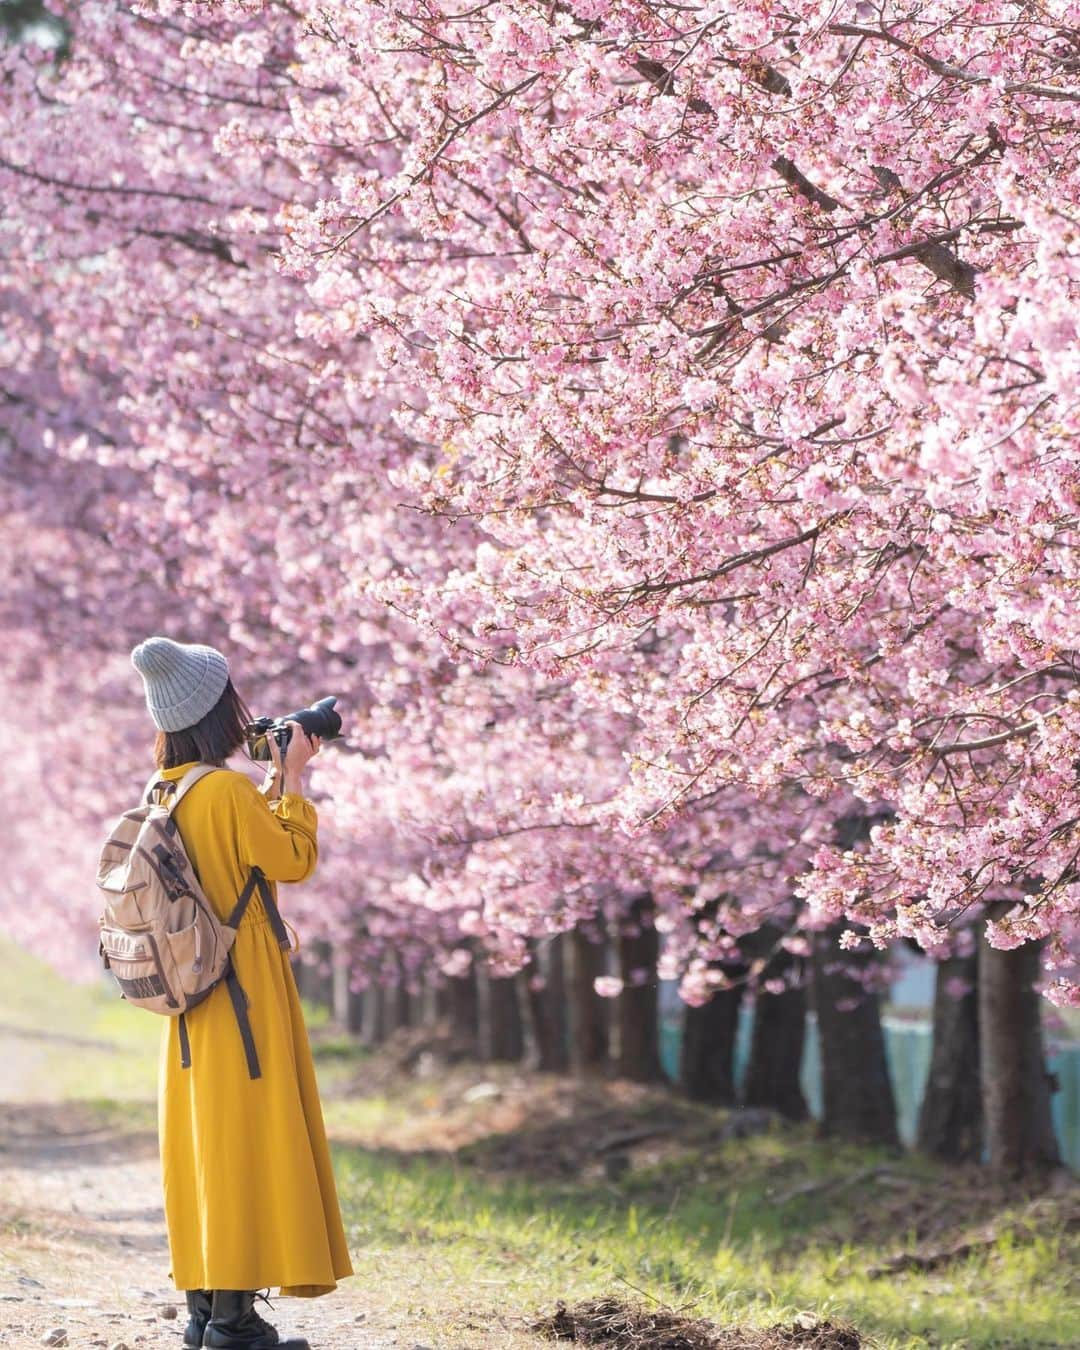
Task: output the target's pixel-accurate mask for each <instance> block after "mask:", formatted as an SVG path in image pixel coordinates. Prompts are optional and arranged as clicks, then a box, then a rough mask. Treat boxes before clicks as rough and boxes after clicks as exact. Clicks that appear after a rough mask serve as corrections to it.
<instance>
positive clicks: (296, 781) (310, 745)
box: [267, 719, 322, 794]
mask: <svg viewBox="0 0 1080 1350" xmlns="http://www.w3.org/2000/svg"><path fill="white" fill-rule="evenodd" d="M289 720H290V721H293V731H292V735H291V736H290V737H289V744H288V746H287V747H286V750H285V764H284V768H283V767H282V763H281V752H280V751H279V749H278V745H277V741H276V740H275V739H274V737H273V736H270V737H268V738H267V739H268V741H269V747H270V758H271V759H272V760H273V761H274V768H275V770H276V771H277V782H278V791H279V792H281V793H282V794H284V793H286V792H299V790H300V779H301V776H302V775H303V772H304V769H305V768H307V763H308V760H310V759H311V758H312V757H313V756H314V755H317V754H318V753H319V747H320V745H321V744H322V738H321V737H320V736H309V735H308V734H307V732H306V731H305V730H304V728H303V727H302V726H301V725H300V723H299V722H296V721H295V720H293V719H289Z"/></svg>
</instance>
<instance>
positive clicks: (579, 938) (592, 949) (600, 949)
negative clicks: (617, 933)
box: [569, 928, 611, 1074]
mask: <svg viewBox="0 0 1080 1350" xmlns="http://www.w3.org/2000/svg"><path fill="white" fill-rule="evenodd" d="M569 954H570V982H571V989H570V1014H571V1018H570V1026H571V1037H570V1060H571V1064H572V1065H573V1069H574V1072H575V1073H578V1074H588V1073H596V1072H598V1071H600V1070H602V1069H604V1067H605V1066H606V1065H607V1062H608V1044H609V1037H610V1032H609V1021H610V1007H611V1005H610V1001H609V1000H608V999H603V998H601V997H600V995H599V994H598V993H597V992H596V990H595V989H594V988H593V981H594V980H595V979H597V978H598V977H599V976H601V975H603V974H605V973H606V972H605V969H604V941H603V939H602V938H601V937H599V936H594V935H593V934H592V933H590V932H589V931H587V930H585V929H582V928H575V929H574V931H573V933H571V935H570V953H569Z"/></svg>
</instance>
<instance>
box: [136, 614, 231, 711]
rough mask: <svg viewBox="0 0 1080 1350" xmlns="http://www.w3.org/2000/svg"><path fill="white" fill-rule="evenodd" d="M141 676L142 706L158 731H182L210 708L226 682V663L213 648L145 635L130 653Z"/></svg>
mask: <svg viewBox="0 0 1080 1350" xmlns="http://www.w3.org/2000/svg"><path fill="white" fill-rule="evenodd" d="M131 664H132V665H133V666H134V667H135V669H136V670H137V671H138V672H139V674H140V675H141V676H142V678H143V684H144V685H145V687H146V706H147V708H149V710H150V716H151V717H152V718H153V719H154V725H155V726H156V727H157V728H158V729H159V730H160V731H183V730H184V728H185V727H190V726H194V725H195V723H196V722H198V721H200V720H201V719H202V718H203V717H205V716H206V714H207V713H208V712H209V711H210V710H211V708H213V707H214V705H215V704H216V703H217V701H218V699H219V698H220V697H221V695H222V694H223V693H224V690H225V686H226V684H227V683H228V681H229V663H228V662H227V661H226V659H225V657H224V656H222V654H221V653H220V652H219V651H218V650H217V649H216V648H215V647H204V646H202V645H200V644H199V643H197V642H173V641H172V639H171V638H167V637H149V638H147V639H146V641H145V642H140V643H139V645H138V646H137V647H136V648H134V650H133V651H132V653H131Z"/></svg>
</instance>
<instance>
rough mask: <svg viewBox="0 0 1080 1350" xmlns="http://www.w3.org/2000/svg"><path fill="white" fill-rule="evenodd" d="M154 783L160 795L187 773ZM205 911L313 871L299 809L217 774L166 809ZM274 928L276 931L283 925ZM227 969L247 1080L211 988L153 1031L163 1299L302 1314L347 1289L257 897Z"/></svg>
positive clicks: (218, 993)
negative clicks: (184, 1057) (255, 1300)
mask: <svg viewBox="0 0 1080 1350" xmlns="http://www.w3.org/2000/svg"><path fill="white" fill-rule="evenodd" d="M194 763H195V761H192V762H191V763H189V764H180V765H177V767H176V768H174V769H165V770H162V772H161V774H160V775H159V776H160V777H162V778H168V779H172V780H176V779H179V778H182V777H183V775H184V773H185V772H186V771H187V770H188V769H190V768H191V767H192V765H193V764H194ZM176 823H177V827H178V829H179V831H180V836H181V838H182V839H183V841H184V846H185V847H186V849H187V853H188V857H189V858H190V859H191V862H192V864H193V866H194V868H195V871H196V873H197V874H198V877H199V880H200V882H201V884H202V888H203V890H204V891H205V893H206V896H207V899H208V900H209V901H210V903H211V904H212V905H213V906H214V908H215V910H216V911H217V913H218V915H219V917H221V918H223V919H224V918H227V917H228V915H229V912H230V910H231V909H232V907H233V904H234V903H235V901H236V899H237V897H238V896H239V894H240V891H241V889H242V888H243V886H244V883H245V882H246V881H247V879H248V876H249V874H250V869H251V867H252V866H257V867H260V868H261V869H262V871H263V872H264V874H265V875H266V877H267V879H268V880H269V881H270V883H271V890H272V891H273V892H274V897H275V900H276V899H277V887H276V886H274V885H273V883H274V882H276V881H303V880H304V879H305V877H308V876H310V874H311V872H312V871H313V870H314V867H315V861H316V857H317V846H316V814H315V808H314V806H313V805H312V804H311V802H309V801H308V800H307V799H306V798H304V797H302V796H300V795H298V794H296V793H286V794H284V795H283V796H282V797H281V798H280V800H279V801H278V802H276V803H274V804H270V803H268V802H267V800H266V798H265V797H264V796H263V795H262V793H261V792H259V790H258V788H256V786H255V784H254V783H252V781H251V780H250V779H249V778H248V777H247V776H246V775H245V774H242V773H237V772H235V771H234V770H232V769H219V770H218V771H217V772H215V773H212V774H208V775H207V776H206V778H205V779H203V780H201V781H200V782H198V783H196V784H195V785H194V786H193V787H192V788H191V790H190V791H189V792H188V793H187V794H186V795H185V797H184V798H183V800H182V801H181V802H180V803H179V805H178V806H177V807H176ZM285 917H286V918H287V917H288V916H287V912H286V915H285ZM233 965H234V968H235V970H236V974H237V976H238V978H239V981H240V984H241V986H242V987H243V990H244V992H245V993H246V995H247V998H248V1002H249V1007H248V1017H249V1019H250V1022H251V1030H252V1033H253V1035H254V1039H255V1049H256V1053H257V1055H258V1058H259V1066H260V1069H261V1077H259V1078H254V1079H253V1078H251V1077H250V1076H249V1074H248V1067H247V1061H246V1059H245V1056H244V1046H243V1041H242V1039H241V1036H240V1031H239V1028H238V1026H237V1021H236V1014H235V1012H234V1011H233V1006H232V1003H231V1001H230V999H229V991H228V989H227V988H226V987H225V985H224V982H222V983H221V984H219V985H218V986H217V987H216V988H215V989H214V991H213V993H212V994H210V996H209V997H208V998H206V999H204V1001H203V1002H202V1003H200V1004H198V1005H197V1006H196V1007H195V1008H193V1009H192V1010H191V1011H190V1012H189V1013H187V1014H186V1017H185V1021H186V1023H187V1031H188V1040H189V1044H190V1052H191V1066H190V1068H187V1069H185V1068H183V1067H181V1054H180V1035H179V1026H178V1019H177V1018H175V1017H169V1018H167V1019H166V1021H165V1025H164V1028H163V1032H162V1039H161V1054H160V1061H159V1068H158V1136H159V1142H160V1146H161V1177H162V1188H163V1192H164V1200H165V1223H166V1227H167V1229H168V1236H169V1254H170V1258H171V1263H170V1270H169V1276H170V1278H171V1279H172V1280H173V1282H174V1283H175V1285H176V1288H177V1289H266V1288H280V1290H281V1293H282V1294H285V1295H294V1296H297V1297H301V1298H314V1297H316V1296H317V1295H319V1294H327V1293H329V1292H330V1291H331V1290H332V1289H333V1288H334V1287H335V1285H336V1283H337V1281H338V1280H340V1279H343V1278H344V1277H345V1276H347V1275H351V1274H352V1273H353V1269H352V1264H351V1262H350V1260H349V1249H348V1245H347V1244H346V1241H345V1232H344V1229H343V1227H342V1222H341V1212H340V1210H339V1208H338V1199H337V1190H336V1187H335V1184H334V1174H333V1170H332V1168H331V1164H330V1150H329V1147H328V1145H327V1141H326V1130H325V1127H324V1124H323V1117H322V1106H321V1104H320V1101H319V1090H318V1086H317V1083H316V1079H315V1066H314V1064H313V1062H312V1058H311V1047H310V1045H309V1043H308V1035H307V1028H306V1026H305V1025H304V1018H303V1012H302V1010H301V1007H300V998H299V994H298V993H297V988H296V981H295V979H294V977H293V973H292V967H291V966H290V964H289V955H288V953H287V952H285V951H283V950H282V949H281V947H280V946H279V945H278V943H277V940H276V939H275V937H274V934H273V931H272V929H271V927H270V923H269V920H268V918H267V915H266V911H265V909H264V907H263V904H262V901H261V900H260V899H259V895H258V891H256V892H255V894H254V895H253V896H252V897H251V901H250V903H249V905H248V908H247V911H246V913H245V914H244V917H243V919H242V920H241V922H240V926H239V928H238V930H237V935H236V942H235V944H234V946H233Z"/></svg>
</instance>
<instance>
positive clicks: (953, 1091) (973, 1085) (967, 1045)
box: [916, 952, 983, 1162]
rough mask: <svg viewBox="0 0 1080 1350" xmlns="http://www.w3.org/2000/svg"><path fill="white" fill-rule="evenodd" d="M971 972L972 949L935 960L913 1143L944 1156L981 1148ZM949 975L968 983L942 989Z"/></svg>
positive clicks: (974, 1154)
mask: <svg viewBox="0 0 1080 1350" xmlns="http://www.w3.org/2000/svg"><path fill="white" fill-rule="evenodd" d="M977 975H978V957H977V954H976V953H974V952H972V954H971V955H970V956H952V957H949V958H947V959H946V960H944V961H939V962H938V968H937V977H936V980H935V986H934V1040H933V1046H932V1048H931V1052H930V1073H929V1075H928V1077H927V1080H926V1092H925V1093H924V1095H923V1100H922V1107H921V1109H920V1111H919V1133H918V1138H917V1141H916V1147H917V1148H919V1149H920V1150H921V1151H922V1152H923V1153H929V1154H931V1155H932V1156H933V1157H935V1158H943V1159H946V1160H947V1161H970V1162H979V1161H980V1159H981V1158H982V1152H983V1112H982V1088H981V1084H980V1078H979V996H978V992H977ZM954 980H962V981H963V982H964V984H966V985H968V986H969V989H968V992H967V993H965V994H962V995H961V996H960V997H959V998H954V997H952V996H951V995H950V994H949V992H948V987H949V984H950V982H951V981H954Z"/></svg>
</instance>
